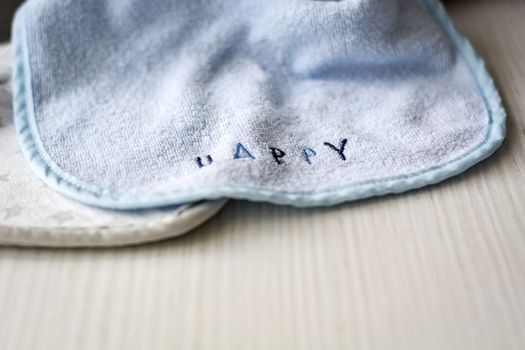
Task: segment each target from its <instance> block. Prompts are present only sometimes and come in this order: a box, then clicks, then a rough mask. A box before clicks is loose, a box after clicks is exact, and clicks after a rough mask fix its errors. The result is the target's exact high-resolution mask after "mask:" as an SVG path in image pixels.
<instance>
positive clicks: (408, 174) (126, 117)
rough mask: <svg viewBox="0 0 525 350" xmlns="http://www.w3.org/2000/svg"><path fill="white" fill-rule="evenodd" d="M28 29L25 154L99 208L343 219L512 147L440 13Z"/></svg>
mask: <svg viewBox="0 0 525 350" xmlns="http://www.w3.org/2000/svg"><path fill="white" fill-rule="evenodd" d="M13 29H14V30H13V31H14V62H15V72H14V75H13V80H14V98H15V103H14V105H15V113H14V114H15V122H16V127H17V130H18V133H19V137H20V140H21V143H22V148H23V152H24V154H25V156H26V158H27V159H28V161H29V163H30V164H31V167H32V168H33V170H34V171H35V172H36V174H37V175H38V176H39V177H40V178H41V179H43V180H44V181H45V182H46V183H47V184H48V185H49V186H51V187H53V188H54V189H56V190H58V191H60V192H62V193H63V194H65V195H67V196H70V197H72V198H74V199H76V200H79V201H82V202H84V203H88V204H91V205H95V206H100V207H107V208H116V209H138V208H154V207H158V206H166V205H174V204H180V203H188V202H195V201H200V200H205V199H217V198H224V197H226V198H242V199H248V200H253V201H268V202H272V203H277V204H289V205H294V206H320V205H334V204H338V203H341V202H345V201H351V200H356V199H361V198H366V197H370V196H377V195H382V194H387V193H397V192H403V191H407V190H410V189H414V188H418V187H422V186H425V185H429V184H433V183H436V182H439V181H442V180H444V179H446V178H449V177H451V176H453V175H456V174H458V173H460V172H462V171H464V170H466V169H467V168H469V167H471V166H472V165H474V164H476V163H477V162H479V161H481V160H482V159H484V158H486V157H488V156H489V155H490V154H491V153H493V152H494V151H495V150H496V148H497V147H498V146H499V145H500V144H501V142H502V140H503V138H504V133H505V113H504V111H503V108H502V106H501V102H500V97H499V95H498V93H497V91H496V89H495V87H494V85H493V83H492V80H491V78H490V76H489V75H488V74H487V72H486V70H485V68H484V65H483V63H482V61H481V60H480V59H479V58H478V57H477V55H476V54H475V52H474V50H473V49H472V47H471V46H470V44H469V43H468V42H467V41H466V40H465V39H464V38H462V37H461V36H460V35H459V34H458V32H457V31H456V29H455V28H454V27H453V24H452V23H451V21H450V20H449V18H448V16H447V14H446V13H445V11H444V9H443V7H442V6H441V4H440V3H439V2H438V1H437V0H341V1H311V0H288V1H282V0H268V1H254V0H235V1H234V0H207V1H203V0H180V1H171V0H148V1H144V0H142V1H141V0H137V1H120V0H108V1H98V0H69V1H63V0H29V1H27V2H26V3H25V5H24V6H23V7H22V8H21V9H20V10H19V11H18V14H17V16H16V20H15V23H14V27H13Z"/></svg>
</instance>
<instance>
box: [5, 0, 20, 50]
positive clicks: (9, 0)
mask: <svg viewBox="0 0 525 350" xmlns="http://www.w3.org/2000/svg"><path fill="white" fill-rule="evenodd" d="M20 3H22V0H1V1H0V41H6V40H9V31H10V28H11V18H12V16H13V13H14V12H15V9H16V7H17V6H18V5H19V4H20Z"/></svg>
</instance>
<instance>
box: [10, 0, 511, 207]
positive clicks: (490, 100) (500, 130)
mask: <svg viewBox="0 0 525 350" xmlns="http://www.w3.org/2000/svg"><path fill="white" fill-rule="evenodd" d="M422 1H423V2H424V3H425V4H426V5H427V7H428V9H429V10H430V12H431V13H432V14H433V16H434V17H435V19H436V20H437V22H438V23H439V24H440V25H441V27H442V28H443V30H444V31H445V32H446V34H447V35H448V36H449V38H450V39H451V41H452V43H453V44H454V45H455V46H456V48H457V50H458V51H459V53H460V54H461V56H462V57H463V58H464V59H465V60H466V62H467V64H468V66H469V68H470V70H471V72H472V74H473V75H474V77H475V80H476V83H477V85H478V88H479V91H480V94H481V96H482V97H483V100H484V102H485V105H486V108H487V113H488V117H489V120H488V126H487V133H486V135H485V138H484V140H483V141H482V142H481V143H480V144H479V145H478V146H476V147H475V148H474V149H472V150H470V151H469V152H467V153H465V154H463V155H461V156H460V157H458V158H455V159H453V160H449V161H447V162H444V163H442V164H439V165H436V166H433V167H431V168H428V169H424V170H422V171H418V172H415V173H410V174H406V175H402V176H395V177H387V178H383V179H377V180H370V181H360V182H356V183H353V184H350V185H347V186H345V187H343V188H335V189H331V190H326V191H322V192H288V193H287V192H276V191H270V190H267V189H260V188H250V187H239V186H214V187H211V188H210V187H208V188H201V189H198V190H186V191H180V192H170V193H159V192H156V193H155V192H152V193H128V194H115V193H110V191H108V190H105V189H102V188H98V187H96V186H93V185H90V184H87V183H84V182H83V181H82V180H80V179H78V178H75V177H74V176H71V175H70V174H67V173H65V172H64V171H63V170H62V169H61V168H60V167H59V166H58V165H57V164H56V163H55V162H54V161H53V160H52V159H51V157H50V156H49V154H48V153H47V152H46V150H45V148H44V146H43V144H42V142H41V140H40V137H39V133H38V129H37V126H36V122H35V112H34V105H33V93H32V81H31V66H30V62H29V53H28V47H27V42H26V28H25V25H26V24H25V19H24V16H25V13H24V6H23V7H22V8H21V9H20V10H18V12H17V15H16V17H15V21H14V23H13V62H14V69H13V95H14V97H13V100H14V102H13V103H14V116H15V117H14V118H15V124H16V127H17V131H18V133H19V139H20V143H21V145H22V151H23V153H24V155H25V157H26V158H27V160H28V162H29V164H30V166H31V168H32V169H33V171H34V172H35V173H36V174H37V175H38V177H39V178H40V179H42V180H43V181H44V182H45V183H46V184H48V185H49V186H51V187H52V188H54V189H55V190H57V191H59V192H61V193H63V194H65V195H67V196H69V197H71V198H73V199H76V200H78V201H81V202H84V203H87V204H90V205H94V206H100V207H106V208H112V209H145V208H152V207H159V206H167V205H173V204H179V203H185V202H194V201H198V200H202V199H218V198H223V197H229V198H239V199H248V200H252V201H267V202H272V203H276V204H289V205H294V206H298V207H313V206H322V205H335V204H339V203H342V202H347V201H352V200H357V199H363V198H368V197H372V196H379V195H384V194H388V193H400V192H405V191H408V190H411V189H416V188H420V187H423V186H426V185H429V184H434V183H437V182H440V181H443V180H445V179H447V178H449V177H452V176H454V175H457V174H459V173H461V172H463V171H465V170H466V169H468V168H470V167H471V166H473V165H474V164H476V163H478V162H480V161H481V160H483V159H485V158H487V157H489V156H490V155H491V154H492V153H493V152H494V151H495V150H496V149H497V148H498V147H499V146H500V145H501V143H502V142H503V139H504V138H505V119H506V115H505V111H504V109H503V107H502V104H501V98H500V96H499V94H498V92H497V90H496V88H495V86H494V83H493V81H492V78H491V77H490V76H489V74H488V73H487V71H486V69H485V65H484V63H483V61H482V60H481V59H480V58H479V57H478V56H477V55H476V53H475V51H474V49H473V48H472V46H471V45H470V43H469V42H468V41H467V40H466V39H465V38H463V37H462V36H461V35H460V34H459V33H458V32H457V30H456V29H455V28H454V25H453V24H452V21H451V20H450V19H449V17H448V15H447V14H446V12H445V9H444V8H443V6H442V5H441V3H440V2H439V0H422Z"/></svg>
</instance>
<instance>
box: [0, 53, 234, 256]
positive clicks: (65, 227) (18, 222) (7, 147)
mask: <svg viewBox="0 0 525 350" xmlns="http://www.w3.org/2000/svg"><path fill="white" fill-rule="evenodd" d="M9 57H10V55H9V45H5V44H3V45H0V244H4V245H5V244H7V245H26V246H27V245H30V246H54V247H64V246H67V247H79V246H115V245H128V244H137V243H144V242H150V241H155V240H160V239H166V238H170V237H174V236H177V235H180V234H182V233H185V232H187V231H189V230H191V229H192V228H194V227H196V226H198V225H199V224H201V223H202V222H204V221H205V220H207V219H208V218H209V217H211V216H213V215H214V214H215V213H216V212H217V211H218V210H219V209H220V208H221V207H222V205H223V204H224V202H225V201H214V202H206V203H195V204H187V205H182V206H178V207H169V208H164V209H151V210H134V211H113V210H102V209H97V208H93V207H88V206H85V205H82V204H80V203H77V202H75V201H72V200H71V199H68V198H65V197H64V196H61V195H60V194H58V193H56V192H55V191H53V190H52V189H50V188H49V187H48V186H46V185H45V184H44V183H42V182H41V181H39V179H37V178H36V177H35V176H34V175H33V174H32V172H31V170H30V169H29V167H28V166H27V162H26V161H25V159H24V157H23V155H22V152H21V151H20V146H19V143H18V140H17V134H16V130H15V127H14V125H13V120H12V111H11V105H12V101H11V94H10V91H9V88H8V87H9V76H10V73H11V71H10V64H9V63H10V60H9Z"/></svg>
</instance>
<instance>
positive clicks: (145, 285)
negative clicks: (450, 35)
mask: <svg viewBox="0 0 525 350" xmlns="http://www.w3.org/2000/svg"><path fill="white" fill-rule="evenodd" d="M449 8H450V11H451V14H452V15H453V18H454V19H455V20H456V23H457V24H458V26H459V27H460V29H461V30H462V31H463V32H464V33H465V34H466V35H467V36H468V37H469V38H470V39H471V40H472V42H473V44H474V46H475V47H476V48H477V50H478V51H479V52H480V54H481V55H482V56H483V57H485V58H486V61H487V63H488V66H489V69H490V70H491V72H492V73H493V75H494V77H495V79H496V82H497V84H498V86H499V87H500V90H501V92H502V95H503V97H504V100H505V103H506V106H507V110H508V113H509V121H508V129H509V130H508V138H507V141H506V142H505V144H504V146H503V148H502V149H501V150H500V151H498V152H497V154H496V155H495V156H494V157H492V158H491V159H490V160H488V161H486V162H484V163H483V164H481V165H480V166H477V167H475V168H474V169H472V170H471V171H468V172H467V173H466V174H465V175H463V176H461V177H459V178H456V179H454V180H451V181H448V182H446V183H444V184H441V185H438V186H434V187H432V188H428V189H424V190H420V191H415V192H411V193H408V194H404V195H398V196H390V197H386V198H382V199H373V200H366V201H362V202H359V203H354V204H350V205H344V206H340V207H338V208H332V209H323V210H299V209H292V208H288V207H277V206H271V205H264V204H253V203H247V202H231V203H230V204H229V205H227V207H226V208H225V209H224V210H223V211H222V212H221V213H220V214H219V215H218V216H217V217H215V218H214V219H212V220H211V221H209V222H208V223H207V224H205V225H204V226H203V227H201V228H200V229H197V230H196V231H194V232H193V233H192V234H190V235H187V236H185V237H182V238H180V239H174V240H171V241H168V242H162V243H158V244H154V245H148V246H143V247H137V248H125V249H112V250H34V249H14V248H2V249H0V349H119V348H120V349H462V350H464V349H525V215H524V214H525V186H524V180H525V2H524V1H466V2H461V1H455V2H451V3H449Z"/></svg>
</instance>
